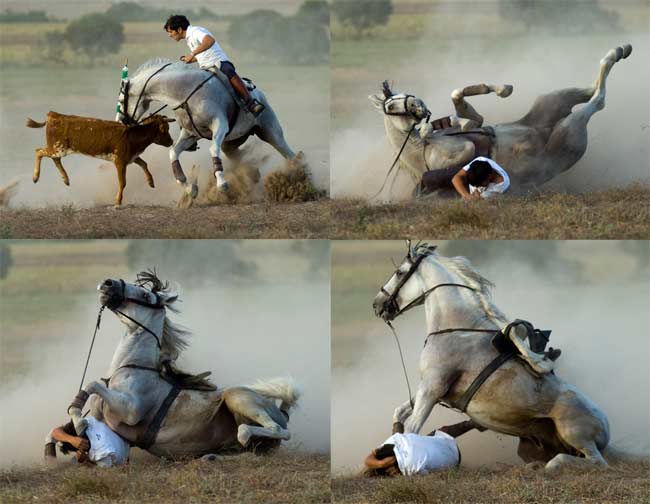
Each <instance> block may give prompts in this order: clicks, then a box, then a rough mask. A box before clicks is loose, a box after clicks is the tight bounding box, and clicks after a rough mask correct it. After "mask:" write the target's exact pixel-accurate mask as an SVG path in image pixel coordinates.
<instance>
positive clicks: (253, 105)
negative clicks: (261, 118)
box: [246, 98, 266, 117]
mask: <svg viewBox="0 0 650 504" xmlns="http://www.w3.org/2000/svg"><path fill="white" fill-rule="evenodd" d="M246 108H247V109H248V111H249V112H250V113H251V114H253V115H254V116H255V117H257V116H258V115H260V114H261V113H262V112H263V111H264V109H265V108H266V107H265V106H264V105H262V104H261V103H260V102H258V101H257V100H256V99H255V98H251V99H250V101H249V102H248V103H247V104H246Z"/></svg>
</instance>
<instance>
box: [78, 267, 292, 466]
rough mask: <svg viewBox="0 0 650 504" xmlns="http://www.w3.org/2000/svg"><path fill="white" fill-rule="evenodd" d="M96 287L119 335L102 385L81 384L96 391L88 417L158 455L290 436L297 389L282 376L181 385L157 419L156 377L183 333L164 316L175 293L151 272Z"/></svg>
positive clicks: (162, 393)
mask: <svg viewBox="0 0 650 504" xmlns="http://www.w3.org/2000/svg"><path fill="white" fill-rule="evenodd" d="M147 285H150V286H151V289H149V288H146V286H147ZM98 290H99V292H100V294H99V299H100V303H101V304H102V305H103V306H105V307H108V308H109V309H110V310H112V311H113V312H114V313H115V314H116V316H117V317H118V318H119V319H120V321H121V322H122V323H123V324H124V325H125V326H126V334H125V335H124V336H123V337H122V339H121V341H120V343H119V345H118V347H117V349H116V351H115V353H114V355H113V359H112V362H111V365H110V368H109V371H108V376H109V378H108V379H107V381H106V383H102V382H100V381H93V382H91V383H89V384H88V385H87V386H86V387H85V389H84V390H85V391H86V392H87V393H88V394H95V396H93V397H92V398H91V400H92V402H91V411H90V414H91V415H92V416H94V417H95V418H98V419H100V420H103V421H104V422H106V423H107V424H108V426H109V427H110V428H111V429H112V430H113V431H115V432H117V433H118V434H119V435H120V436H122V437H123V438H124V439H126V440H127V441H129V442H130V443H131V444H133V445H135V446H140V447H141V448H144V449H146V450H148V451H149V452H151V453H152V454H154V455H159V456H165V455H166V456H201V455H205V454H208V453H214V452H240V451H243V450H245V449H247V448H248V449H253V448H254V449H255V450H258V451H259V450H266V449H269V448H272V447H275V446H277V445H279V443H280V442H281V440H287V439H289V438H290V434H289V431H288V430H287V422H288V420H289V411H290V408H291V407H292V406H293V405H294V404H295V403H296V402H297V400H298V398H299V395H300V393H299V391H298V390H297V388H295V387H294V385H293V384H292V383H291V382H290V380H287V379H275V380H268V381H260V382H258V383H256V384H255V385H252V386H248V387H231V388H227V389H224V390H221V391H216V390H186V389H181V390H180V392H178V395H177V396H176V397H175V399H172V400H173V402H172V403H171V406H170V407H169V409H168V411H167V413H166V415H163V416H164V418H163V419H161V418H159V416H160V414H159V411H160V410H161V405H162V404H163V402H165V401H167V400H168V399H169V397H170V396H171V395H170V392H171V391H172V389H173V386H172V385H171V384H170V383H169V382H168V381H166V380H164V379H163V378H162V377H161V374H160V371H161V368H162V366H163V364H164V363H165V362H173V361H175V360H176V359H177V358H178V356H179V353H180V352H181V351H182V350H183V349H184V348H186V347H187V339H186V335H187V332H186V331H184V330H182V329H181V328H179V327H178V326H176V325H175V324H174V323H173V322H172V321H171V320H169V318H168V317H167V315H166V310H167V309H171V310H174V306H173V305H174V303H175V302H176V301H177V299H178V296H177V295H176V294H174V293H173V292H171V291H170V290H169V289H168V287H167V285H166V284H163V283H162V282H160V280H158V278H157V277H156V276H155V274H151V273H144V274H140V275H139V276H138V281H136V284H129V283H126V282H124V281H123V280H106V281H104V282H103V283H102V284H101V285H99V286H98ZM203 384H204V385H205V383H203ZM212 388H214V387H212ZM278 399H279V400H280V401H281V404H280V406H279V407H278V406H277V405H276V400H278ZM69 413H70V415H71V417H72V419H73V422H74V424H75V428H76V429H77V432H78V433H79V432H80V431H81V430H83V418H82V417H81V412H80V408H79V407H73V406H71V408H70V410H69ZM157 417H158V418H157ZM160 420H162V425H161V426H160V428H159V430H158V431H157V432H151V429H150V426H151V425H152V423H155V422H160Z"/></svg>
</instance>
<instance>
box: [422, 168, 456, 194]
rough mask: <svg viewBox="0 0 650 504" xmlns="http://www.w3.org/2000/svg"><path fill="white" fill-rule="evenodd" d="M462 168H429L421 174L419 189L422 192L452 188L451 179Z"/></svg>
mask: <svg viewBox="0 0 650 504" xmlns="http://www.w3.org/2000/svg"><path fill="white" fill-rule="evenodd" d="M460 170H462V168H442V169H438V170H429V171H426V172H424V173H423V174H422V182H421V189H422V192H423V193H428V192H433V191H436V190H438V189H453V188H454V185H453V184H452V183H451V179H453V178H454V175H456V174H457V173H458V172H459V171H460Z"/></svg>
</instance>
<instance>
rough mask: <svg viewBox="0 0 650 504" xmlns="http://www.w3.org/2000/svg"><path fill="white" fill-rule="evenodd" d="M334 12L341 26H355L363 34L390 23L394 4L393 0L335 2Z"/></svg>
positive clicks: (333, 5)
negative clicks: (389, 19) (370, 29)
mask: <svg viewBox="0 0 650 504" xmlns="http://www.w3.org/2000/svg"><path fill="white" fill-rule="evenodd" d="M332 11H333V12H334V15H335V16H336V18H337V19H338V20H339V21H340V22H341V24H343V25H349V26H353V27H354V28H355V29H356V30H357V31H358V32H359V33H360V34H363V32H364V31H366V30H368V29H369V28H372V27H374V26H380V25H385V24H386V23H388V18H390V15H391V14H392V13H393V3H392V2H391V0H334V2H333V3H332Z"/></svg>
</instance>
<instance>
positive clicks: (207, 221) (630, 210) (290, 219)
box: [0, 185, 650, 240]
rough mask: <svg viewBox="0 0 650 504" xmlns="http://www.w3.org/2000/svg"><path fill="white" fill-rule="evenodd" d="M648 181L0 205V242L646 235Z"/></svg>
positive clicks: (649, 224) (649, 225)
mask: <svg viewBox="0 0 650 504" xmlns="http://www.w3.org/2000/svg"><path fill="white" fill-rule="evenodd" d="M649 201H650V187H648V186H644V185H635V186H631V187H628V188H625V189H610V190H607V191H601V192H594V193H589V194H559V193H543V194H540V195H537V196H530V197H523V198H517V197H504V198H501V199H500V200H493V201H477V202H472V203H469V204H468V203H465V202H463V201H460V200H451V201H424V202H414V203H398V204H386V205H371V204H369V203H368V202H367V201H362V200H328V199H321V200H317V201H309V202H304V203H253V204H237V205H218V206H214V205H212V206H200V205H194V206H193V207H192V208H188V209H175V208H169V207H161V206H129V205H125V206H124V207H123V208H121V209H119V210H115V209H113V207H96V208H88V209H78V208H75V207H72V206H70V205H64V206H62V207H59V208H45V209H2V210H0V221H2V225H0V238H50V239H54V238H324V239H327V238H330V239H395V238H405V237H415V238H433V239H436V240H453V239H482V240H489V239H511V240H512V239H545V240H563V239H648V238H649V237H650V204H649V203H648V202H649Z"/></svg>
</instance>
